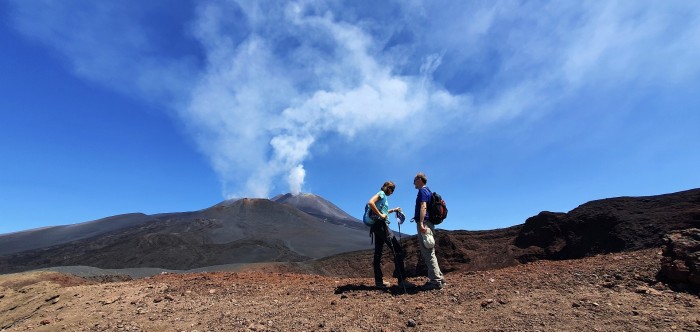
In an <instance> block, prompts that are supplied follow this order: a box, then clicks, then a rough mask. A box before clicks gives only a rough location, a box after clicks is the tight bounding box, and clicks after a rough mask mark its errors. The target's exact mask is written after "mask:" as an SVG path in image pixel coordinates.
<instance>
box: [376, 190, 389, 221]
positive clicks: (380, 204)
mask: <svg viewBox="0 0 700 332" xmlns="http://www.w3.org/2000/svg"><path fill="white" fill-rule="evenodd" d="M377 195H378V196H379V199H378V200H377V202H376V203H374V205H376V206H377V210H379V212H381V213H383V214H386V215H388V214H389V198H388V197H386V194H385V193H384V191H382V190H380V191H379V192H378V193H377Z"/></svg>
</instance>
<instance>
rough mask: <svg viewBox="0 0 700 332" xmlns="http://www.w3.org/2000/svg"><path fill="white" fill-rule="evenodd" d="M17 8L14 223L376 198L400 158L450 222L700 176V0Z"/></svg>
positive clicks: (405, 194) (8, 221)
mask: <svg viewBox="0 0 700 332" xmlns="http://www.w3.org/2000/svg"><path fill="white" fill-rule="evenodd" d="M0 22H2V23H0V45H1V46H2V47H1V49H2V51H0V70H1V71H2V73H3V74H2V79H0V93H1V94H2V97H0V118H1V119H2V120H1V121H0V152H1V153H0V167H1V170H0V233H8V232H14V231H19V230H24V229H30V228H36V227H44V226H50V225H61V224H72V223H78V222H84V221H89V220H94V219H99V218H103V217H107V216H112V215H116V214H122V213H131V212H143V213H147V214H154V213H161V212H179V211H192V210H198V209H202V208H206V207H208V206H211V205H214V204H216V203H218V202H219V201H221V200H224V199H227V198H236V197H273V196H275V195H276V194H279V193H286V192H290V191H291V192H312V193H315V194H318V195H321V196H323V197H325V198H327V199H329V200H330V201H332V202H334V203H336V204H337V205H338V206H340V207H341V208H342V209H344V210H345V211H347V212H348V213H350V214H352V215H354V216H356V217H360V214H361V213H362V211H363V206H364V203H365V202H366V201H367V200H368V199H369V197H370V196H371V195H372V194H374V193H375V192H376V191H377V190H378V189H379V187H380V186H381V184H382V183H383V182H384V181H385V180H388V179H391V180H393V181H395V182H396V184H397V191H396V193H395V194H394V195H393V196H391V197H390V199H389V200H390V203H391V205H392V207H393V206H401V207H404V208H406V209H407V210H409V211H411V210H412V206H413V203H414V199H415V189H414V188H413V186H412V179H413V176H414V175H415V173H416V172H418V171H423V172H425V173H426V174H427V175H428V179H429V180H428V186H429V187H431V188H432V189H433V190H435V191H437V192H440V193H441V194H442V195H443V196H444V198H445V199H446V201H447V204H448V208H449V209H450V213H449V217H448V219H447V221H446V222H445V223H444V224H443V225H442V226H443V227H444V228H446V229H466V230H479V229H493V228H501V227H507V226H511V225H515V224H520V223H522V222H524V221H525V219H527V218H528V217H530V216H533V215H535V214H537V213H538V212H540V211H542V210H548V211H561V212H567V211H569V210H571V209H573V208H575V207H576V206H578V205H579V204H582V203H585V202H586V201H590V200H594V199H601V198H607V197H616V196H642V195H656V194H663V193H669V192H675V191H681V190H686V189H691V188H697V187H700V175H699V174H700V173H699V172H698V171H697V170H698V169H700V153H698V151H699V150H700V149H699V148H700V130H698V128H700V93H698V92H697V91H698V87H699V86H700V61H698V60H697V59H700V48H698V47H697V45H699V44H700V2H697V1H690V0H688V1H663V2H660V1H577V2H562V3H556V2H555V3H552V2H546V1H420V0H415V1H381V2H379V3H377V2H364V1H360V2H351V3H350V4H348V3H347V1H285V2H282V1H233V0H231V1H223V0H222V1H215V0H211V1H178V2H175V3H174V2H172V1H164V0H161V1H149V2H147V3H143V2H142V1H97V2H95V1H24V0H8V1H4V2H2V3H0ZM402 230H405V229H402ZM409 233H410V232H409Z"/></svg>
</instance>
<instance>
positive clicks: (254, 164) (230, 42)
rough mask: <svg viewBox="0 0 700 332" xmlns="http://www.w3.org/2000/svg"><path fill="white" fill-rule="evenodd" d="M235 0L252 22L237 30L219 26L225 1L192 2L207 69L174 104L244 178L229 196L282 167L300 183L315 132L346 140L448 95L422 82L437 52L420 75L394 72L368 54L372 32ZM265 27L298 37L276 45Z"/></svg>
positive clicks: (232, 172)
mask: <svg viewBox="0 0 700 332" xmlns="http://www.w3.org/2000/svg"><path fill="white" fill-rule="evenodd" d="M241 8H242V9H243V10H244V11H245V14H246V17H247V18H248V19H249V21H250V22H251V28H252V31H251V33H250V35H249V36H248V37H247V38H245V39H242V40H234V39H233V38H232V37H231V35H230V34H229V33H228V32H227V31H226V29H225V27H224V26H225V24H226V23H227V22H226V21H225V20H224V18H225V17H226V16H227V15H226V10H227V6H225V5H221V4H219V3H210V4H209V5H207V6H204V7H202V9H201V10H200V15H199V18H198V24H197V29H196V31H197V33H196V36H197V37H198V39H199V40H200V41H201V43H202V45H203V46H204V47H205V50H206V53H207V54H209V58H208V59H209V62H208V64H207V66H208V69H207V72H206V74H205V75H204V76H203V77H202V79H201V80H200V81H199V83H198V86H197V88H196V89H195V93H194V94H193V98H192V102H191V104H190V106H189V107H188V108H186V109H185V111H184V112H183V116H185V117H188V118H189V119H190V121H188V122H189V123H193V124H196V128H197V130H198V131H200V132H202V135H201V136H200V145H201V146H202V148H203V149H204V150H205V151H206V153H207V155H209V156H210V158H212V163H213V164H214V165H215V168H216V170H217V172H218V173H219V174H220V176H221V178H222V180H223V181H224V183H225V184H233V183H239V182H242V181H243V180H246V182H245V183H246V186H245V188H239V190H241V189H242V190H241V192H237V193H231V192H228V193H227V195H228V196H242V195H253V196H262V197H266V196H268V195H269V194H270V192H271V190H272V189H273V188H274V185H275V182H276V179H279V178H280V177H282V176H284V177H286V179H287V182H288V184H289V187H290V188H289V190H290V191H291V192H292V193H299V192H301V191H302V186H303V183H304V178H305V175H306V172H305V169H304V162H305V161H306V159H307V158H308V156H309V155H310V152H311V149H312V146H313V144H314V142H315V140H316V137H319V135H325V134H329V133H331V134H333V133H334V134H337V135H340V136H342V137H345V138H346V139H348V140H353V139H355V138H356V136H357V134H358V133H361V132H364V131H367V130H371V129H373V128H378V127H380V126H382V125H384V124H386V123H393V124H395V125H397V126H398V125H401V124H402V123H404V122H405V121H407V119H408V118H409V117H410V116H412V115H417V114H420V113H422V112H423V111H424V110H426V109H428V108H432V110H433V111H434V112H436V113H439V112H441V111H442V110H444V109H446V108H447V107H449V106H450V105H454V104H457V103H455V102H454V101H453V100H452V99H454V97H452V96H450V95H449V94H447V93H444V92H442V93H440V91H430V89H431V88H432V87H431V86H430V85H429V84H427V83H426V80H425V79H424V78H425V75H430V74H432V71H434V70H435V68H437V66H438V65H439V57H438V56H431V57H430V58H429V59H428V60H427V65H426V68H428V69H427V70H423V74H422V76H398V75H394V74H392V71H393V68H391V67H390V66H389V65H387V64H382V63H380V61H379V60H378V59H377V58H376V57H374V56H373V55H372V54H371V53H372V49H373V48H374V47H375V44H376V43H377V41H375V40H373V38H372V37H371V36H370V35H368V34H367V33H366V32H364V31H363V30H362V29H360V28H359V27H357V26H354V25H350V24H347V23H343V22H340V21H337V20H336V19H334V17H333V16H332V15H331V14H328V13H322V14H319V15H302V13H303V12H305V8H304V5H300V4H290V5H288V6H287V7H286V8H285V9H284V10H283V11H273V12H272V13H264V11H261V10H260V8H258V7H257V6H256V5H254V4H246V5H241ZM263 13H264V14H263ZM271 26H272V27H271ZM263 30H264V31H263ZM269 31H276V32H275V33H281V34H283V37H284V38H291V39H294V40H298V41H299V42H300V43H301V44H302V46H299V47H297V48H296V49H293V50H291V51H290V52H291V53H290V54H278V53H277V50H276V47H277V45H275V44H273V43H271V42H270V41H269V40H270V39H275V38H276V37H279V38H281V37H280V36H276V35H274V34H273V35H274V36H269V35H265V33H268V32H269ZM317 45H319V46H317ZM320 46H324V47H330V49H329V50H326V49H324V48H323V47H320ZM309 85H311V86H312V87H313V88H308V86H309ZM436 92H437V93H436ZM435 96H439V97H440V98H436V97H435ZM234 187H235V185H234Z"/></svg>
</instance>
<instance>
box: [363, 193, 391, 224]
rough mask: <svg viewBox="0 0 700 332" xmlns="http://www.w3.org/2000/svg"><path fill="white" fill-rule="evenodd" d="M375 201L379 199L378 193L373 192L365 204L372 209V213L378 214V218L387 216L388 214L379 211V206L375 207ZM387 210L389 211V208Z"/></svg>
mask: <svg viewBox="0 0 700 332" xmlns="http://www.w3.org/2000/svg"><path fill="white" fill-rule="evenodd" d="M377 201H379V193H377V194H374V196H372V198H370V199H369V202H367V204H369V208H370V209H371V210H372V212H374V214H376V215H378V216H379V218H380V219H387V218H389V216H387V215H386V214H383V213H382V212H381V211H379V208H377ZM389 212H391V210H389Z"/></svg>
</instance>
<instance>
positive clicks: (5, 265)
mask: <svg viewBox="0 0 700 332" xmlns="http://www.w3.org/2000/svg"><path fill="white" fill-rule="evenodd" d="M124 218H127V219H126V222H125V224H126V225H127V226H126V227H121V228H114V230H112V229H110V230H109V231H108V232H103V233H100V234H97V235H94V236H90V237H86V236H78V237H77V238H78V239H77V240H75V241H70V242H65V243H59V244H54V245H50V246H44V247H41V246H40V244H39V243H40V241H41V238H42V237H43V235H42V234H43V233H41V232H39V233H38V236H36V234H37V233H35V232H29V233H27V234H10V235H5V236H2V237H0V248H3V246H2V244H3V243H5V244H7V245H6V246H4V247H6V248H7V249H6V254H5V255H2V256H0V273H10V272H19V271H26V270H31V269H37V268H45V267H55V266H91V267H98V268H103V269H126V268H162V269H172V270H189V269H195V268H204V267H210V266H220V265H230V264H238V265H241V264H250V263H259V262H294V261H303V260H309V259H314V258H320V257H325V256H330V255H334V254H338V253H342V252H347V251H353V250H358V249H364V248H367V243H368V233H367V230H366V229H362V230H361V229H355V228H349V227H343V226H342V225H337V224H333V223H328V222H324V221H323V220H322V219H319V218H317V217H313V216H311V215H309V214H307V213H305V212H302V211H301V210H299V209H296V208H294V207H291V206H288V205H285V204H280V203H276V202H273V201H270V200H267V199H240V200H236V201H230V202H225V204H223V203H222V204H217V205H215V206H213V207H211V208H208V209H204V210H201V211H196V212H185V213H168V214H160V215H153V216H145V215H141V216H140V217H138V218H134V216H133V215H127V216H124ZM111 220H112V223H118V222H120V221H122V220H121V219H119V218H118V217H114V218H111ZM132 220H135V221H132ZM357 223H358V224H361V223H359V222H357ZM83 228H85V229H90V230H92V229H94V228H95V227H83ZM76 234H78V235H80V234H79V233H76ZM73 236H76V235H75V234H73ZM20 239H21V240H23V241H26V242H31V243H32V247H34V249H30V250H24V251H19V252H12V251H11V250H10V249H9V248H10V247H11V246H10V244H13V243H16V242H17V241H19V240H20ZM50 244H51V242H50Z"/></svg>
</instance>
